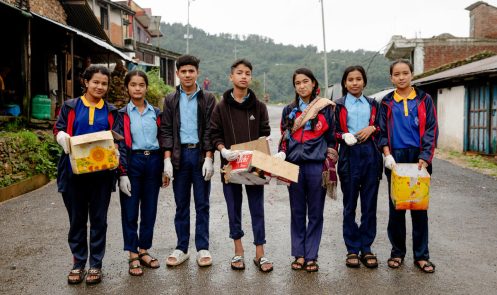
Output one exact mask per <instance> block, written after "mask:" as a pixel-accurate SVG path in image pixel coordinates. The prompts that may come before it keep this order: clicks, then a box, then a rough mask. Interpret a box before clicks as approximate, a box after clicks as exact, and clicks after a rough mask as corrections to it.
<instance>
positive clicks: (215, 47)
mask: <svg viewBox="0 0 497 295" xmlns="http://www.w3.org/2000/svg"><path fill="white" fill-rule="evenodd" d="M161 31H162V32H163V34H164V37H162V38H161V40H160V46H161V47H164V48H167V49H169V50H172V51H175V52H179V53H185V50H186V40H185V39H184V35H185V34H186V27H185V26H184V25H182V24H178V23H175V24H166V23H162V24H161ZM190 34H191V35H193V38H192V39H190V42H189V48H190V54H193V55H195V56H197V57H199V58H200V60H201V63H200V71H201V73H200V77H199V79H198V81H199V82H200V83H201V82H202V81H203V80H204V78H205V77H206V76H208V77H209V80H211V86H210V90H211V91H214V92H216V93H222V92H223V91H225V90H226V89H227V88H229V87H230V85H231V84H230V82H229V70H230V65H231V63H232V62H233V61H234V60H235V58H242V57H243V58H247V59H248V60H250V61H251V62H252V64H253V66H254V71H253V83H252V86H251V88H252V89H254V90H255V91H256V93H257V94H258V96H259V98H261V99H262V94H263V89H264V73H265V74H266V92H267V93H269V95H270V100H271V102H279V101H281V102H287V101H290V100H291V99H292V98H293V97H294V91H293V87H292V73H293V71H294V70H295V69H297V68H298V67H308V68H310V69H311V70H312V71H313V72H314V74H315V75H316V76H317V79H318V81H319V83H320V86H321V87H323V86H324V74H323V55H322V53H319V52H317V48H316V47H314V46H310V45H309V46H299V47H296V46H293V45H282V44H275V43H274V41H273V40H272V39H269V38H267V37H263V36H258V35H248V36H239V35H232V34H220V35H211V34H208V33H206V32H204V31H203V30H201V29H197V28H191V29H190ZM320 41H321V40H317V42H320ZM330 42H335V41H334V40H330V41H327V43H328V44H329V43H330ZM350 65H362V66H364V68H366V69H367V74H368V85H367V87H366V90H365V93H366V94H373V93H375V92H378V91H380V90H382V89H384V88H386V87H389V86H390V81H389V76H388V66H389V62H388V60H386V59H385V57H384V56H383V55H381V54H378V53H376V52H372V51H364V50H362V49H358V50H356V51H342V50H338V51H331V52H329V53H328V71H329V72H328V81H329V84H335V83H340V80H341V77H342V74H343V70H344V69H345V68H346V67H347V66H350Z"/></svg>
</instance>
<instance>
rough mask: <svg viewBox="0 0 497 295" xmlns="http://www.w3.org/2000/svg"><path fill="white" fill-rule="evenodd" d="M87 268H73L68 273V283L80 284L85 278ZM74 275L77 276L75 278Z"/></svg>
mask: <svg viewBox="0 0 497 295" xmlns="http://www.w3.org/2000/svg"><path fill="white" fill-rule="evenodd" d="M85 275H86V270H85V269H84V268H75V269H71V271H70V272H69V274H68V275H67V283H69V284H71V285H76V284H80V283H81V282H82V281H83V279H84V278H85ZM74 277H76V278H75V279H74Z"/></svg>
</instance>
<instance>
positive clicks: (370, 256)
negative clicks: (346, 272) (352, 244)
mask: <svg viewBox="0 0 497 295" xmlns="http://www.w3.org/2000/svg"><path fill="white" fill-rule="evenodd" d="M360 260H361V262H362V264H364V266H365V267H367V268H377V267H378V258H376V255H374V254H373V253H366V254H362V255H361V259H360ZM369 260H374V262H369Z"/></svg>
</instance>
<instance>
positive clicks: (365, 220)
mask: <svg viewBox="0 0 497 295" xmlns="http://www.w3.org/2000/svg"><path fill="white" fill-rule="evenodd" d="M336 103H337V106H336V123H337V127H336V135H335V136H336V139H337V141H338V142H339V143H340V149H339V158H338V169H337V170H338V175H339V177H340V184H341V189H342V194H343V238H344V241H345V246H346V247H347V253H352V254H363V255H364V254H367V253H371V245H372V244H373V242H374V239H375V237H376V206H377V200H378V187H379V184H380V178H381V174H382V167H383V166H382V157H381V154H380V151H379V150H378V148H377V145H376V141H375V136H376V135H377V134H378V133H379V127H378V117H377V112H378V103H377V102H376V101H375V100H374V99H371V98H368V97H364V96H361V97H360V98H355V97H354V96H352V95H350V94H347V95H346V96H344V97H342V98H340V99H338V100H337V101H336ZM367 126H373V127H375V129H376V131H375V132H373V134H372V136H371V137H370V138H368V139H367V140H366V141H365V142H362V143H359V142H358V143H356V144H355V145H353V146H348V145H347V144H346V143H345V142H344V140H343V139H342V135H343V134H344V133H352V134H355V133H356V132H358V131H359V130H361V129H363V128H365V127H367ZM359 196H360V197H361V222H360V225H358V224H357V223H356V218H355V217H356V209H357V200H358V198H359Z"/></svg>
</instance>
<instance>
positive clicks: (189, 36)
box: [184, 0, 195, 54]
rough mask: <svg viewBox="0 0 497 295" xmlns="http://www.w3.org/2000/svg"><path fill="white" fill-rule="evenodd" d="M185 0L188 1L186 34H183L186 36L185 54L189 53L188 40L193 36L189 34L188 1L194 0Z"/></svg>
mask: <svg viewBox="0 0 497 295" xmlns="http://www.w3.org/2000/svg"><path fill="white" fill-rule="evenodd" d="M187 1H188V14H187V17H186V35H185V36H184V37H185V38H186V54H188V53H190V44H189V43H190V42H189V40H190V39H191V38H192V37H193V36H192V35H190V2H191V1H195V0H187Z"/></svg>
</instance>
